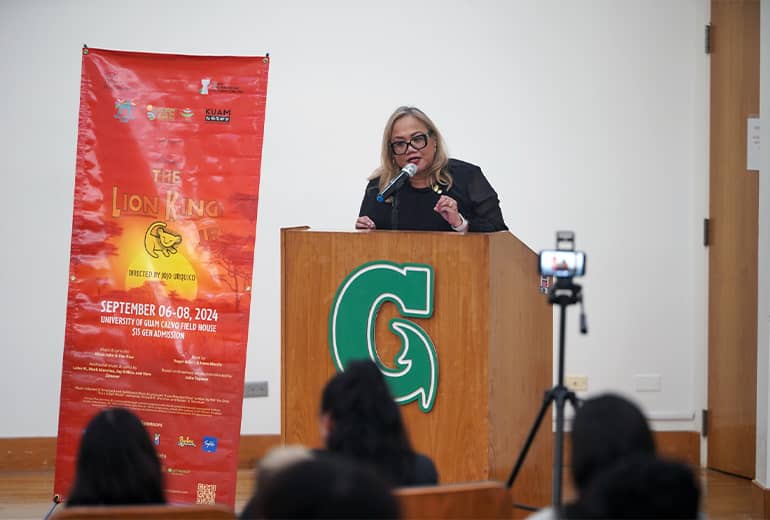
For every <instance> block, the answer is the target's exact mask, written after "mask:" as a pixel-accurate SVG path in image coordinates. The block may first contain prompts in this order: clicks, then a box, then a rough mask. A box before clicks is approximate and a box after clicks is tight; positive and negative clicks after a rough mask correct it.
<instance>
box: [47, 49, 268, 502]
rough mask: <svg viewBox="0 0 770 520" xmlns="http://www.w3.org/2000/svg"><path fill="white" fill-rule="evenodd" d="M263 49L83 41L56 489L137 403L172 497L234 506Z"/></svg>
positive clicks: (65, 485) (67, 483)
mask: <svg viewBox="0 0 770 520" xmlns="http://www.w3.org/2000/svg"><path fill="white" fill-rule="evenodd" d="M268 67H269V60H268V58H267V57H212V56H185V55H167V54H149V53H133V52H122V51H108V50H102V49H88V48H84V49H83V56H82V73H81V90H80V111H79V122H78V144H77V161H76V175H75V194H74V208H73V218H72V241H71V251H70V266H69V290H68V300H67V320H66V330H65V345H64V357H63V367H62V383H61V403H60V412H59V434H58V444H57V455H56V477H55V483H54V493H55V494H56V495H59V496H60V497H62V498H64V499H65V500H66V496H67V493H68V492H69V489H70V487H71V485H72V483H73V482H74V464H75V458H76V455H77V448H78V444H79V442H80V438H81V436H82V433H83V430H84V428H85V427H86V425H87V424H88V421H89V420H90V419H91V418H92V417H93V416H94V415H95V414H96V413H98V412H99V411H100V410H102V409H104V408H107V407H124V408H128V409H130V410H132V411H133V412H135V413H136V414H137V415H138V416H139V417H140V419H141V420H142V422H143V424H144V426H145V428H146V429H147V431H148V433H149V435H150V438H151V440H152V442H153V443H154V445H155V449H156V451H157V453H158V455H159V457H160V459H161V463H162V466H163V475H164V480H165V488H166V495H167V498H168V500H169V502H172V503H221V504H225V505H229V506H230V507H233V506H234V503H235V478H236V470H237V462H238V461H237V458H238V457H237V456H238V443H239V436H240V424H241V411H242V404H243V401H242V398H243V383H244V381H243V378H244V362H245V357H246V343H247V333H248V320H249V310H250V305H251V277H252V263H253V256H254V241H255V232H256V219H257V208H258V202H259V181H260V164H261V154H262V137H263V128H264V120H265V103H266V95H267V76H268Z"/></svg>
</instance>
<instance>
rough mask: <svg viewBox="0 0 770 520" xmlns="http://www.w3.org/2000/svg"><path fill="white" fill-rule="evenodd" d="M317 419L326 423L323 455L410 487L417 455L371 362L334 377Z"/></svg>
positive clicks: (354, 364) (351, 365) (352, 365)
mask: <svg viewBox="0 0 770 520" xmlns="http://www.w3.org/2000/svg"><path fill="white" fill-rule="evenodd" d="M321 415H322V416H327V417H328V420H329V422H330V427H329V431H328V433H327V436H326V446H325V447H326V449H327V450H329V451H330V452H333V453H339V454H342V455H346V456H349V457H351V458H353V459H356V460H358V461H362V462H366V463H368V464H370V465H371V466H373V467H374V468H375V470H376V471H378V473H379V474H380V475H382V476H383V477H384V478H386V479H388V480H389V481H390V482H391V484H392V485H394V486H406V485H411V484H413V482H412V480H413V478H414V473H415V452H414V451H413V450H412V446H411V444H410V442H409V437H408V435H407V432H406V429H405V428H404V423H403V420H402V418H401V411H400V410H399V409H398V405H397V404H396V403H395V401H394V400H393V397H392V395H391V394H390V390H389V388H388V385H387V383H386V382H385V379H384V377H383V375H382V373H381V372H380V369H379V368H378V367H377V365H376V364H375V363H374V362H372V361H370V360H357V361H352V362H350V363H349V364H348V366H347V367H345V371H344V372H340V373H338V374H337V375H336V376H334V377H333V378H332V379H331V380H330V381H329V382H328V383H327V384H326V387H325V388H324V390H323V394H322V396H321Z"/></svg>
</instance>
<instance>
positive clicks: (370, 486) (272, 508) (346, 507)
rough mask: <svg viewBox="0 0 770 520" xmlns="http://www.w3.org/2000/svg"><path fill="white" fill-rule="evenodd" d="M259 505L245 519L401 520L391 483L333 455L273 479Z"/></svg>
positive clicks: (261, 494) (323, 455) (293, 466)
mask: <svg viewBox="0 0 770 520" xmlns="http://www.w3.org/2000/svg"><path fill="white" fill-rule="evenodd" d="M255 506H256V507H255V508H254V509H253V510H251V511H250V512H248V513H247V512H245V511H244V513H243V514H242V516H241V518H242V519H245V518H398V517H399V507H398V502H397V501H396V498H395V497H394V496H393V494H392V492H391V488H390V486H389V484H387V483H386V482H385V481H384V480H383V479H382V478H380V477H379V476H378V475H377V474H376V473H375V472H374V471H373V470H372V469H371V468H369V467H367V466H365V465H363V464H361V463H359V462H356V461H355V460H352V459H349V458H342V457H340V456H337V455H334V454H329V453H319V454H317V455H316V456H315V457H314V458H312V459H309V460H304V461H301V462H296V463H294V464H291V465H290V466H288V467H286V468H284V469H282V470H280V471H278V472H276V473H274V474H273V475H271V477H270V479H268V481H267V482H265V484H264V485H263V486H261V487H260V488H259V489H257V495H256V500H255ZM254 513H255V514H254ZM251 514H254V516H249V515H251Z"/></svg>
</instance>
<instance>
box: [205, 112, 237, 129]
mask: <svg viewBox="0 0 770 520" xmlns="http://www.w3.org/2000/svg"><path fill="white" fill-rule="evenodd" d="M230 116H231V111H230V109H229V108H207V109H206V115H205V120H206V122H207V123H222V124H226V125H229V124H230Z"/></svg>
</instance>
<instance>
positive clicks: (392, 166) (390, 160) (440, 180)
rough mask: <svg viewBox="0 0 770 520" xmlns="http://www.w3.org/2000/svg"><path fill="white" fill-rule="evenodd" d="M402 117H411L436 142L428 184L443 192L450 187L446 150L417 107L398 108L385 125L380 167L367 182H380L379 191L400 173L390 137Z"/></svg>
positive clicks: (450, 177) (432, 125) (436, 129)
mask: <svg viewBox="0 0 770 520" xmlns="http://www.w3.org/2000/svg"><path fill="white" fill-rule="evenodd" d="M404 116H412V117H415V118H417V119H419V120H420V121H422V123H423V124H424V125H425V126H426V127H427V128H428V135H429V136H430V137H431V138H433V139H434V140H435V141H436V153H435V154H434V156H433V163H432V164H431V165H430V166H429V169H428V183H429V184H430V187H431V188H433V189H436V188H437V187H438V186H439V185H440V186H441V187H442V189H444V190H448V189H449V188H451V187H452V176H451V175H450V174H449V167H448V163H449V156H448V154H447V150H446V144H445V143H444V138H443V137H442V136H441V132H439V131H438V128H436V125H435V124H433V121H431V119H430V118H429V117H428V116H427V115H426V114H425V112H423V111H422V110H420V109H419V108H417V107H409V106H401V107H398V108H397V109H396V110H395V111H394V112H393V113H392V114H391V115H390V117H389V118H388V122H387V123H385V130H383V132H382V148H381V150H380V166H379V167H378V168H377V169H376V170H374V172H373V173H372V174H371V175H370V176H369V180H372V179H377V178H379V180H380V190H382V189H383V188H385V186H386V185H387V184H388V183H389V182H390V181H391V180H392V179H393V178H394V177H395V176H396V175H398V172H399V171H400V168H399V167H398V165H396V160H395V158H394V157H393V151H392V150H391V149H390V136H391V134H392V133H393V125H395V124H396V121H398V120H399V119H401V118H402V117H404Z"/></svg>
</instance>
